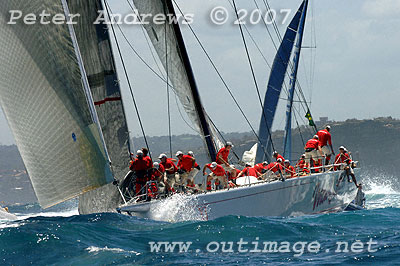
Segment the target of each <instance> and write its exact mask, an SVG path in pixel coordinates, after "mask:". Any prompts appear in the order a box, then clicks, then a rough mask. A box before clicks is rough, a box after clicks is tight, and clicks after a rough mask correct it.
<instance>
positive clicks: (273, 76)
mask: <svg viewBox="0 0 400 266" xmlns="http://www.w3.org/2000/svg"><path fill="white" fill-rule="evenodd" d="M303 8H304V1H303V3H302V4H301V6H300V8H299V9H298V11H297V12H296V14H295V16H294V18H293V19H292V21H291V22H290V24H289V26H288V27H287V29H286V32H285V35H284V37H283V39H282V43H281V45H280V46H279V48H278V51H277V54H276V56H275V59H274V63H273V65H272V69H271V73H270V76H269V80H268V86H267V92H266V93H265V99H264V105H263V112H264V113H263V114H262V116H261V121H260V128H259V139H260V143H259V145H258V148H257V153H256V162H261V161H265V160H267V161H271V155H272V142H271V136H270V133H271V129H272V124H273V121H274V117H275V112H276V108H277V105H278V101H279V97H280V94H281V90H282V86H283V83H284V80H285V75H286V71H287V68H288V65H289V60H290V56H291V53H292V50H293V46H294V42H295V39H296V36H297V31H298V28H299V23H300V19H301V15H302V11H303Z"/></svg>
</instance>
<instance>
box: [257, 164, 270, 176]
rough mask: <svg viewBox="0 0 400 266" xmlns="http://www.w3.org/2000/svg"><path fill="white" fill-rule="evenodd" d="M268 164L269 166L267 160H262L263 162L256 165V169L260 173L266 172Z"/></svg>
mask: <svg viewBox="0 0 400 266" xmlns="http://www.w3.org/2000/svg"><path fill="white" fill-rule="evenodd" d="M267 166H268V163H267V162H262V163H259V164H256V165H254V169H256V171H257V172H259V173H260V174H263V173H264V172H265V170H266V168H267Z"/></svg>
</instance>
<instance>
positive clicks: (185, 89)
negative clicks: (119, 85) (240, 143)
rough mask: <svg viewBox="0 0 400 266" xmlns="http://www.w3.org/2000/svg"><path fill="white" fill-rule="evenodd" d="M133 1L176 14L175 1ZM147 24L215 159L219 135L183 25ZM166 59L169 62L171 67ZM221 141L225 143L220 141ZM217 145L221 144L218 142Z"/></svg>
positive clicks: (144, 8) (143, 8) (142, 8)
mask: <svg viewBox="0 0 400 266" xmlns="http://www.w3.org/2000/svg"><path fill="white" fill-rule="evenodd" d="M133 2H134V4H135V6H136V8H137V9H138V11H139V13H141V14H152V15H153V16H154V15H156V14H165V15H166V16H167V18H170V17H171V15H172V16H174V17H176V16H175V11H174V8H173V4H172V2H171V0H146V1H143V0H133ZM147 22H148V23H147ZM143 27H144V28H145V29H146V31H147V34H148V36H149V38H150V40H151V42H152V44H153V46H154V48H155V50H156V52H157V54H158V57H159V58H160V61H161V63H162V64H163V66H164V68H165V69H168V76H169V79H170V80H171V83H172V85H173V87H174V90H175V92H176V94H177V95H178V98H179V100H180V102H181V104H182V105H183V108H184V110H185V111H186V113H187V114H188V117H189V118H190V120H191V121H192V123H193V125H195V126H196V127H197V129H198V131H199V133H200V134H201V135H202V137H203V139H204V141H205V143H206V144H207V148H208V151H209V155H210V157H211V159H212V160H215V156H216V152H215V145H216V143H214V141H217V137H216V136H217V134H216V133H215V130H213V129H212V127H211V124H210V123H209V120H208V118H207V115H206V113H205V111H204V109H203V107H202V104H201V101H200V97H199V95H198V91H197V86H196V83H195V79H194V76H193V72H192V69H191V65H190V62H189V57H188V55H187V52H186V49H185V46H184V43H183V38H182V35H181V32H180V29H179V25H178V24H176V23H167V24H161V23H160V24H155V23H153V22H152V21H146V23H145V24H144V25H143ZM167 53H168V55H167ZM166 56H168V60H166ZM166 61H168V66H167V62H166ZM219 143H222V142H221V141H219ZM217 146H219V145H218V144H217Z"/></svg>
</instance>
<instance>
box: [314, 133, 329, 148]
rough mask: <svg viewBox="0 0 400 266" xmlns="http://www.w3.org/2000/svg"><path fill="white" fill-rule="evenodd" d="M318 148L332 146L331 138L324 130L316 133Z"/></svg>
mask: <svg viewBox="0 0 400 266" xmlns="http://www.w3.org/2000/svg"><path fill="white" fill-rule="evenodd" d="M317 135H318V141H319V146H321V147H323V146H326V145H327V144H328V143H329V145H331V146H332V136H331V133H329V132H328V131H327V130H326V129H323V130H320V131H318V133H317Z"/></svg>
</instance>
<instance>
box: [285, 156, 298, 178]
mask: <svg viewBox="0 0 400 266" xmlns="http://www.w3.org/2000/svg"><path fill="white" fill-rule="evenodd" d="M295 175H296V171H295V170H294V167H293V166H291V165H290V161H289V160H285V176H286V178H292V177H294V176H295Z"/></svg>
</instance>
